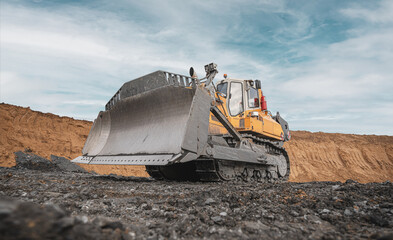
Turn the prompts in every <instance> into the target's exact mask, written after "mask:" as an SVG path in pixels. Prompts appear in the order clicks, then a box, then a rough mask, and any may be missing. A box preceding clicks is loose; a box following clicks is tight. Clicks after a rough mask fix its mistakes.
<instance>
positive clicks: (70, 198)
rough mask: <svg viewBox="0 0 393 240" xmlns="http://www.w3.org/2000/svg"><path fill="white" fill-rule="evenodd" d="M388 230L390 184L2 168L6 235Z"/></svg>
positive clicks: (368, 234)
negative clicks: (196, 179)
mask: <svg viewBox="0 0 393 240" xmlns="http://www.w3.org/2000/svg"><path fill="white" fill-rule="evenodd" d="M20 157H21V156H20ZM54 159H56V158H54ZM39 161H42V159H41V160H39ZM44 166H46V165H45V164H44ZM25 167H26V166H25ZM15 200H16V201H15ZM392 228H393V184H392V183H390V182H385V183H369V184H360V183H357V182H355V181H351V180H349V181H347V182H346V183H340V182H310V183H281V184H258V185H256V184H254V183H190V182H182V183H179V182H165V181H154V180H152V179H150V178H135V177H120V176H99V175H96V174H91V173H86V172H75V171H66V170H64V169H61V170H59V169H58V168H50V167H49V168H46V169H44V168H43V169H42V170H32V169H26V168H22V167H17V168H0V238H2V239H18V238H24V239H26V238H32V239H34V238H37V239H41V238H52V239H77V238H80V239H200V238H205V239H239V238H240V239H393V231H392Z"/></svg>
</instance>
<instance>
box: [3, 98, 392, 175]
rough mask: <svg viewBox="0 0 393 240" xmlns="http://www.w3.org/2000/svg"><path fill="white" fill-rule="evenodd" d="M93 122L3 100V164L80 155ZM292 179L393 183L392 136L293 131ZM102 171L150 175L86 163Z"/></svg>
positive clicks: (128, 168) (135, 168) (290, 144)
mask: <svg viewBox="0 0 393 240" xmlns="http://www.w3.org/2000/svg"><path fill="white" fill-rule="evenodd" d="M91 125H92V123H91V122H89V121H81V120H75V119H72V118H68V117H59V116H56V115H53V114H50V113H46V114H44V113H41V112H36V111H32V110H30V109H29V108H23V107H17V106H13V105H9V104H0V126H1V127H0V166H5V167H10V166H14V165H15V160H14V152H16V151H23V150H28V151H29V150H31V151H32V152H33V153H34V154H37V155H40V156H42V157H45V158H48V159H49V158H50V155H52V154H53V155H56V156H62V157H66V158H68V159H73V158H75V157H77V156H79V155H80V154H81V151H82V148H83V144H84V142H85V139H86V137H87V135H88V134H89V131H90V127H91ZM285 147H286V149H287V151H288V153H289V157H290V159H291V175H290V181H299V182H306V181H345V180H346V179H354V180H356V181H359V182H363V183H365V182H375V181H376V182H383V181H386V180H390V181H393V136H373V135H352V134H336V133H310V132H305V131H293V132H292V140H291V141H290V142H288V143H286V144H285ZM83 167H84V168H85V169H87V170H89V171H95V172H97V173H99V174H109V173H115V174H119V175H125V176H144V177H146V176H148V175H147V173H146V172H145V170H144V167H143V166H97V165H96V166H94V165H91V166H83Z"/></svg>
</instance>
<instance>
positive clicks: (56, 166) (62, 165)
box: [15, 151, 87, 172]
mask: <svg viewBox="0 0 393 240" xmlns="http://www.w3.org/2000/svg"><path fill="white" fill-rule="evenodd" d="M50 158H51V160H50V161H49V160H48V159H45V158H43V157H40V156H37V155H35V154H32V153H24V152H21V151H19V152H16V153H15V160H16V166H15V168H26V169H31V170H41V171H62V172H87V171H86V170H85V169H83V168H81V167H80V166H78V165H76V164H74V163H72V162H71V161H70V160H68V159H67V158H64V157H58V156H54V155H51V156H50Z"/></svg>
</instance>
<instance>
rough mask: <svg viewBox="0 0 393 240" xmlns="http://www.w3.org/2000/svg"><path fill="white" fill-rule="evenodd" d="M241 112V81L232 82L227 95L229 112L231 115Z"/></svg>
mask: <svg viewBox="0 0 393 240" xmlns="http://www.w3.org/2000/svg"><path fill="white" fill-rule="evenodd" d="M242 112H243V86H242V84H241V83H238V82H232V83H231V88H230V95H229V113H230V114H231V116H236V115H239V114H240V113H242Z"/></svg>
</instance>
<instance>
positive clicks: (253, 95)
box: [248, 87, 259, 108]
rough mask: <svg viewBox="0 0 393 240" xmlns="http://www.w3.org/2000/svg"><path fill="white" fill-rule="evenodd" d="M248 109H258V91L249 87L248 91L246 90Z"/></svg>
mask: <svg viewBox="0 0 393 240" xmlns="http://www.w3.org/2000/svg"><path fill="white" fill-rule="evenodd" d="M255 99H256V100H255ZM248 107H249V108H257V107H259V97H258V90H257V89H255V88H253V87H250V89H249V90H248Z"/></svg>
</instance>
